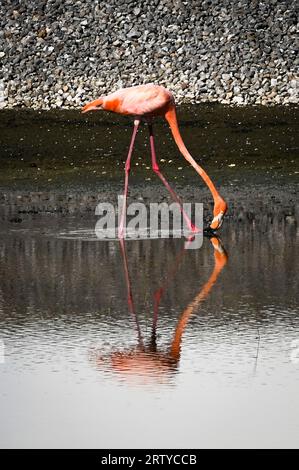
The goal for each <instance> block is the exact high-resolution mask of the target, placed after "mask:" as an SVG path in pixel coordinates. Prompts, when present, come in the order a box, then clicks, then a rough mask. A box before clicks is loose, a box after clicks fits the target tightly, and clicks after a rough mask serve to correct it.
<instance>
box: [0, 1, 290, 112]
mask: <svg viewBox="0 0 299 470" xmlns="http://www.w3.org/2000/svg"><path fill="white" fill-rule="evenodd" d="M297 5H298V2H297V1H296V0H289V1H281V0H268V1H264V2H261V1H257V0H252V1H250V2H249V1H248V0H239V1H235V0H230V1H223V0H222V1H220V0H213V1H211V0H203V1H201V2H198V1H197V0H191V1H181V0H159V1H158V0H153V1H151V2H140V1H130V0H110V1H109V4H108V3H106V2H102V1H95V0H84V1H76V2H74V1H73V0H65V1H64V2H61V1H58V0H32V1H30V2H21V1H20V0H5V2H1V3H0V13H1V14H0V65H1V69H0V70H1V75H0V109H1V108H5V107H14V106H26V107H32V108H37V109H41V108H43V109H49V108H60V107H67V108H76V107H78V106H81V105H82V104H83V103H84V102H86V101H88V100H90V99H92V98H94V97H96V96H99V95H103V94H107V93H109V92H112V91H114V90H116V89H117V88H120V87H125V86H132V85H136V84H140V83H150V82H153V83H159V84H161V85H164V86H166V87H168V88H169V89H170V90H172V91H173V93H174V95H175V97H176V101H177V102H178V103H183V102H185V103H199V102H220V103H223V104H234V105H248V104H263V105H270V104H296V103H298V64H299V58H298V55H297V49H296V30H297V18H298V15H297V13H298V12H297V11H296V7H297Z"/></svg>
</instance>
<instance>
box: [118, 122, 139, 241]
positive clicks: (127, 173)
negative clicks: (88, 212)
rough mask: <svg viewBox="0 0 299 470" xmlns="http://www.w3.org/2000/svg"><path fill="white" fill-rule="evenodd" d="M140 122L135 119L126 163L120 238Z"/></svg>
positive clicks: (120, 230) (122, 233) (122, 232)
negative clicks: (132, 158)
mask: <svg viewBox="0 0 299 470" xmlns="http://www.w3.org/2000/svg"><path fill="white" fill-rule="evenodd" d="M139 124H140V119H135V121H134V129H133V134H132V138H131V143H130V147H129V152H128V156H127V160H126V164H125V189H124V194H123V207H122V212H121V219H120V224H119V227H118V237H119V238H123V236H124V221H125V215H126V211H127V194H128V187H129V173H130V169H131V157H132V153H133V148H134V142H135V137H136V134H137V130H138V127H139Z"/></svg>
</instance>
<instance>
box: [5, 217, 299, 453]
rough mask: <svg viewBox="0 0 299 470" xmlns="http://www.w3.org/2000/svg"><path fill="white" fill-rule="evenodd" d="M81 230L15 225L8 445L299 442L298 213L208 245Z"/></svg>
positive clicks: (9, 296)
mask: <svg viewBox="0 0 299 470" xmlns="http://www.w3.org/2000/svg"><path fill="white" fill-rule="evenodd" d="M74 230H75V231H76V230H78V236H74ZM80 230H86V231H88V230H89V231H90V233H92V230H93V225H92V223H90V224H89V225H88V224H87V223H86V222H84V223H83V222H82V221H79V222H78V221H76V222H75V221H74V220H69V222H67V221H66V222H65V223H64V224H62V223H61V220H57V223H54V222H53V219H51V222H43V223H41V222H40V223H36V224H35V225H34V224H33V223H32V222H30V224H29V225H28V227H27V228H26V226H17V227H14V228H12V227H11V228H8V227H2V229H1V239H0V286H1V287H0V340H2V342H3V344H4V349H5V351H4V352H5V357H4V363H1V364H0V377H1V382H0V384H1V385H0V414H1V422H0V445H1V447H54V446H55V447H100V448H119V447H133V448H134V447H157V448H159V447H160V448H161V447H169V448H173V447H183V448H192V447H195V448H198V447H234V446H237V447H243V446H245V447H253V446H254V447H265V446H267V447H292V446H293V447H296V446H297V445H298V439H299V407H298V391H299V354H297V353H296V348H298V347H299V318H298V285H297V281H296V276H297V269H298V263H297V259H298V232H297V228H296V224H295V223H294V222H292V221H289V222H286V221H284V220H282V221H281V220H280V221H272V223H269V225H264V226H263V227H259V226H256V225H255V224H254V222H253V223H250V224H249V223H247V224H245V223H242V224H235V223H227V224H226V226H225V229H224V230H223V233H222V237H221V238H222V242H221V245H220V244H219V242H217V240H216V239H212V240H211V239H208V238H205V239H204V243H203V246H202V248H201V249H199V250H188V249H184V239H160V240H159V239H156V240H134V241H132V240H128V241H126V243H125V244H124V246H121V244H120V243H119V242H118V241H116V240H112V241H96V240H95V239H92V238H90V239H89V238H88V236H87V237H86V236H85V237H84V239H81V238H80V235H79V234H80ZM68 232H72V233H73V235H72V237H70V238H67V237H65V233H68ZM86 233H88V232H86ZM126 269H127V271H126ZM126 273H127V276H126ZM128 287H131V294H130V291H129V290H128ZM296 342H297V343H296Z"/></svg>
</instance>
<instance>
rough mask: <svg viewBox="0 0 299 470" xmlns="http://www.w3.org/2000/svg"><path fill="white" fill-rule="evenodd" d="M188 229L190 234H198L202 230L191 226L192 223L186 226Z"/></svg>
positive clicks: (193, 225)
mask: <svg viewBox="0 0 299 470" xmlns="http://www.w3.org/2000/svg"><path fill="white" fill-rule="evenodd" d="M188 229H189V230H190V232H192V233H200V232H201V231H202V230H201V229H200V228H198V227H197V226H196V225H195V224H192V222H191V223H190V225H189V226H188Z"/></svg>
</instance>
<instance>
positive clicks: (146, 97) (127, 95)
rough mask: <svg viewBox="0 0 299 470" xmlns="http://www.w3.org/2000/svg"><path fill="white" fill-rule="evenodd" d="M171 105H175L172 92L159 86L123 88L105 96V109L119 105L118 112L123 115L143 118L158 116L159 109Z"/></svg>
mask: <svg viewBox="0 0 299 470" xmlns="http://www.w3.org/2000/svg"><path fill="white" fill-rule="evenodd" d="M170 103H174V98H173V96H172V94H171V93H170V91H168V90H166V88H164V87H162V86H159V85H153V84H148V85H139V86H135V87H130V88H123V89H122V90H118V91H116V92H114V93H111V94H110V95H107V96H105V98H104V100H103V108H104V109H111V107H113V108H114V107H115V105H116V104H117V112H119V113H121V114H133V115H136V116H142V115H144V114H151V113H155V114H156V113H157V111H159V109H162V108H163V107H165V105H167V104H170Z"/></svg>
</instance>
